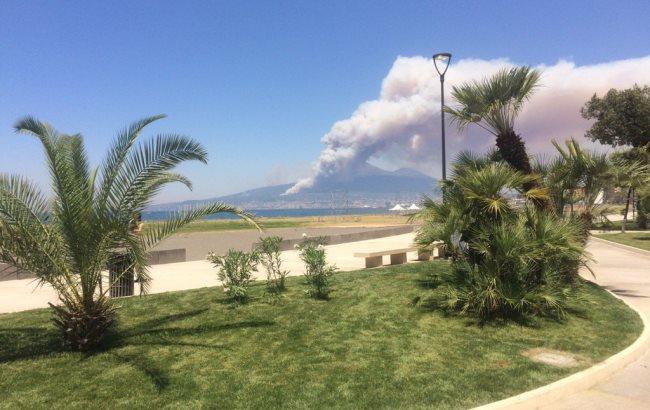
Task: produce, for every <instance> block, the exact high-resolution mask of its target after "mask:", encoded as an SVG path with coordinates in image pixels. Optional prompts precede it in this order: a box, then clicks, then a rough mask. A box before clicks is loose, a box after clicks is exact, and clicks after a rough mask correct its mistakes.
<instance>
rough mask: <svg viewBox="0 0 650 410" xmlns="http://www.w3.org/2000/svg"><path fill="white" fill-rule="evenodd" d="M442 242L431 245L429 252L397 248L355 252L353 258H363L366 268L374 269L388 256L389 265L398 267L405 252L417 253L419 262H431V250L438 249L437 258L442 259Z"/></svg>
mask: <svg viewBox="0 0 650 410" xmlns="http://www.w3.org/2000/svg"><path fill="white" fill-rule="evenodd" d="M442 245H443V242H441V241H436V242H434V243H433V244H432V246H431V249H430V250H423V249H421V248H419V247H417V246H410V247H408V248H398V249H384V250H380V251H371V252H355V253H354V255H353V256H354V257H355V258H365V260H366V268H376V267H377V266H382V265H383V264H384V255H390V264H391V265H400V264H402V263H406V253H407V252H417V253H418V260H419V261H428V260H431V258H432V256H433V250H434V249H438V257H442V256H443V254H442V252H443V248H442Z"/></svg>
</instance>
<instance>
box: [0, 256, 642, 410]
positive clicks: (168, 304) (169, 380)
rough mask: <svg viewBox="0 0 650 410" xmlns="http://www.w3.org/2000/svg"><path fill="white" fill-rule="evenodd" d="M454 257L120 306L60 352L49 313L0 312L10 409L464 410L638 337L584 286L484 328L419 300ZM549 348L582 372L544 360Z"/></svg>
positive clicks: (0, 359) (629, 322)
mask: <svg viewBox="0 0 650 410" xmlns="http://www.w3.org/2000/svg"><path fill="white" fill-rule="evenodd" d="M448 266H449V265H448V264H447V263H446V262H431V263H420V264H410V265H401V266H397V267H390V268H380V269H372V270H363V271H357V272H348V273H340V274H337V275H335V276H334V277H333V279H332V284H333V287H334V289H335V291H334V292H333V293H332V298H331V300H329V301H317V300H312V299H308V298H306V297H305V294H304V292H305V290H306V287H305V285H304V284H303V280H302V278H298V277H294V278H289V280H288V291H287V292H286V293H285V294H284V296H283V297H282V299H280V300H277V301H271V300H268V299H267V298H266V297H265V296H264V294H263V289H264V287H263V284H256V285H255V286H254V289H253V292H252V294H253V296H254V297H255V298H254V300H253V301H251V302H249V303H248V304H246V305H241V306H233V305H231V304H228V303H226V302H225V301H224V299H223V292H222V291H221V290H220V289H219V288H204V289H199V290H191V291H183V292H174V293H165V294H158V295H151V296H146V297H143V298H137V297H136V298H128V299H124V300H121V301H120V302H119V303H120V305H121V306H122V308H121V310H120V322H119V327H118V329H117V330H118V332H117V333H116V334H114V335H112V336H111V337H109V338H108V339H107V340H106V342H105V345H104V346H103V347H102V349H100V350H99V351H97V352H95V353H93V354H89V355H84V354H80V353H70V352H64V351H62V350H60V347H59V343H58V338H57V334H56V333H55V331H54V330H53V327H52V325H51V324H50V323H49V319H50V312H49V311H48V310H46V309H41V310H34V311H29V312H22V313H15V314H5V315H0V374H1V375H2V377H0V394H1V396H2V400H1V401H0V407H4V408H20V407H31V408H44V407H54V408H59V407H66V408H88V407H90V406H93V407H97V408H161V407H170V408H177V407H216V408H279V407H282V408H332V407H336V408H430V407H442V408H466V407H471V406H474V405H478V404H482V403H487V402H490V401H493V400H497V399H501V398H504V397H507V396H510V395H513V394H516V393H520V392H522V391H525V390H528V389H531V388H534V387H538V386H541V385H544V384H547V383H549V382H552V381H554V380H557V379H559V378H561V377H563V376H566V375H567V374H569V373H571V372H574V371H578V370H580V369H582V368H585V367H588V366H590V365H591V364H593V363H596V362H598V361H601V360H603V359H605V358H606V357H608V356H611V355H612V354H614V353H615V352H618V351H620V350H622V349H623V348H624V347H626V346H628V345H629V344H631V343H632V342H633V341H634V339H635V338H636V337H637V336H638V334H639V333H640V330H641V326H642V325H641V321H640V319H639V317H638V316H637V315H636V313H634V312H633V311H631V310H630V309H628V308H627V307H626V306H625V305H624V304H623V303H622V302H620V301H619V300H617V299H615V298H614V297H612V296H611V295H609V294H608V293H606V292H605V291H604V290H602V289H601V288H599V287H597V286H595V285H593V284H590V283H586V284H585V285H584V286H582V287H581V290H580V292H579V293H580V296H581V298H580V302H579V303H578V302H576V305H575V306H574V308H575V312H574V313H573V314H571V315H570V317H569V318H568V319H567V320H566V321H565V322H556V321H550V320H545V319H540V320H538V321H537V322H536V323H532V324H528V325H526V326H524V325H521V324H516V323H500V324H493V325H486V326H483V327H480V326H478V325H476V324H475V323H474V322H472V321H470V320H469V319H466V318H457V317H445V316H443V315H442V314H440V313H438V312H431V311H426V310H422V309H420V308H417V307H414V306H413V305H412V303H411V301H412V300H413V298H414V297H416V296H418V295H422V294H424V293H425V292H427V290H426V289H425V288H423V287H421V285H420V284H419V283H420V280H421V278H422V277H423V276H424V274H425V272H427V271H429V270H431V269H448ZM535 347H546V348H551V349H559V350H563V351H569V352H573V353H575V354H577V355H579V356H580V357H582V360H581V365H580V367H578V368H574V369H559V368H555V367H551V366H547V365H542V364H538V363H534V362H532V361H530V360H529V359H527V358H526V357H524V356H522V355H521V352H522V351H523V350H526V349H529V348H535Z"/></svg>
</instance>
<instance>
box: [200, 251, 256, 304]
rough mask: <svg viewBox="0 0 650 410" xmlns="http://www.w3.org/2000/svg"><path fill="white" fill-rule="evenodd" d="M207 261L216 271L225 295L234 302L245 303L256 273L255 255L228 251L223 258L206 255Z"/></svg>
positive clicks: (211, 254) (212, 254) (254, 253)
mask: <svg viewBox="0 0 650 410" xmlns="http://www.w3.org/2000/svg"><path fill="white" fill-rule="evenodd" d="M208 260H209V261H210V262H212V263H213V264H214V266H215V267H216V268H217V269H218V273H217V277H218V278H219V280H220V281H221V283H222V285H223V290H224V292H225V293H226V295H228V297H229V298H231V299H232V300H233V301H235V302H239V303H243V302H246V301H247V300H248V288H249V286H250V283H251V282H252V281H253V272H257V263H258V257H257V253H256V252H243V251H238V250H235V249H229V250H228V252H227V253H226V254H225V255H224V256H219V255H215V254H214V253H210V254H208Z"/></svg>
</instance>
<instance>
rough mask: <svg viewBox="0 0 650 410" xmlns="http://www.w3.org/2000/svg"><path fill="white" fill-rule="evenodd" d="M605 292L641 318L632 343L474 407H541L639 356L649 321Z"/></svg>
mask: <svg viewBox="0 0 650 410" xmlns="http://www.w3.org/2000/svg"><path fill="white" fill-rule="evenodd" d="M605 242H610V241H605ZM599 286H600V285H599ZM608 292H609V293H610V294H611V295H613V296H614V297H615V298H617V299H620V300H622V301H623V303H625V304H626V305H627V306H628V307H629V308H630V309H632V310H633V311H635V312H636V313H637V314H638V315H639V317H640V318H641V321H642V322H643V332H641V335H640V336H639V337H638V338H637V339H636V340H635V341H634V343H632V344H631V345H629V346H628V347H626V348H625V349H623V350H621V351H620V352H618V353H616V354H615V355H613V356H610V357H608V358H607V359H605V360H603V361H602V362H600V363H598V364H596V365H594V366H592V367H590V368H588V369H585V370H582V371H580V372H578V373H574V374H572V375H570V376H567V377H565V378H563V379H560V380H558V381H555V382H553V383H551V384H547V385H545V386H542V387H538V388H536V389H533V390H529V391H527V392H524V393H521V394H518V395H516V396H512V397H508V398H506V399H503V400H499V401H495V402H492V403H488V404H485V405H482V406H479V407H476V409H482V410H488V409H505V408H512V409H536V408H539V407H541V406H548V405H550V404H552V403H553V402H555V401H557V400H559V399H562V398H564V397H567V396H569V395H571V394H574V393H578V392H580V391H583V390H588V389H589V388H591V387H593V386H594V385H596V384H598V383H600V382H601V381H603V380H605V379H607V378H608V377H609V376H611V375H612V374H613V373H615V372H617V371H619V370H621V369H623V368H624V367H625V366H627V365H628V364H630V363H632V362H634V361H635V360H637V359H638V358H640V357H641V356H643V355H644V354H645V353H646V351H647V350H648V345H649V344H650V322H649V321H648V318H647V317H646V316H645V314H644V313H643V312H641V311H639V310H638V309H637V308H635V307H634V306H632V305H631V304H629V303H628V302H627V301H626V300H624V299H623V298H621V297H619V296H618V295H616V294H614V293H612V292H610V291H609V290H608Z"/></svg>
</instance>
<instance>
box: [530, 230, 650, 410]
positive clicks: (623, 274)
mask: <svg viewBox="0 0 650 410" xmlns="http://www.w3.org/2000/svg"><path fill="white" fill-rule="evenodd" d="M587 250H588V251H589V252H590V253H591V254H592V255H593V256H594V257H595V258H596V260H597V262H598V263H596V264H593V265H592V268H593V269H594V271H595V273H596V279H595V281H596V282H597V283H598V284H600V285H602V286H604V287H605V288H607V289H609V290H610V291H611V292H613V293H614V294H616V295H617V296H619V297H621V298H622V299H624V300H625V301H626V302H627V303H628V304H630V305H631V306H633V307H634V308H635V309H637V310H638V311H640V312H642V313H643V314H645V316H646V317H648V318H650V255H645V254H642V253H641V252H636V251H632V250H626V249H622V248H620V247H616V246H612V245H610V244H608V243H606V242H604V241H599V240H597V239H596V240H591V241H590V242H589V245H588V246H587ZM586 277H588V276H586ZM588 278H589V277H588ZM590 280H594V279H593V278H590ZM644 350H645V353H644V354H643V355H642V356H641V357H640V358H639V359H637V360H636V361H634V362H633V363H631V364H629V365H628V366H626V367H624V368H623V369H622V370H620V371H618V372H616V373H614V374H612V375H611V376H609V377H608V378H607V379H605V380H603V381H601V382H599V383H597V384H596V385H594V386H592V387H591V388H589V389H586V390H581V391H577V392H575V393H574V394H571V395H569V396H567V397H564V398H562V399H560V400H558V401H556V402H552V403H545V404H544V405H541V406H539V408H541V409H650V342H647V343H645V347H644Z"/></svg>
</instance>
